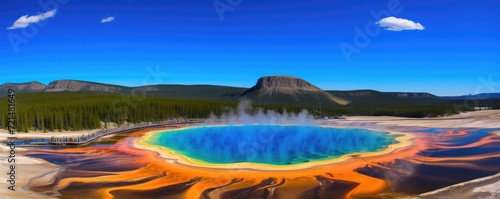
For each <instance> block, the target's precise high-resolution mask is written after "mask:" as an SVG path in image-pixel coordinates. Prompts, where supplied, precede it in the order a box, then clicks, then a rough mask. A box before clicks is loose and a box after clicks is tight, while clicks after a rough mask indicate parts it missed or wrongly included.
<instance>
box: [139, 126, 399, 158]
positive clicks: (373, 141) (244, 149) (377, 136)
mask: <svg viewBox="0 0 500 199" xmlns="http://www.w3.org/2000/svg"><path fill="white" fill-rule="evenodd" d="M394 138H395V136H392V135H388V133H386V132H378V131H370V130H366V129H346V128H326V127H318V126H281V125H245V126H208V127H207V126H204V127H193V128H184V129H177V130H167V131H162V132H157V133H156V134H155V135H153V136H151V137H149V138H148V139H147V140H146V142H147V143H148V144H152V145H157V146H162V147H165V148H167V149H169V150H172V151H175V152H176V153H178V154H181V155H184V156H187V157H189V158H194V159H197V160H198V161H202V162H206V163H213V164H226V163H240V162H250V163H261V164H269V165H292V164H298V163H304V162H312V161H315V160H325V159H332V158H338V157H340V156H343V155H347V154H351V153H362V152H374V151H380V150H384V149H386V148H387V147H388V145H390V144H393V143H395V142H396V141H395V139H394Z"/></svg>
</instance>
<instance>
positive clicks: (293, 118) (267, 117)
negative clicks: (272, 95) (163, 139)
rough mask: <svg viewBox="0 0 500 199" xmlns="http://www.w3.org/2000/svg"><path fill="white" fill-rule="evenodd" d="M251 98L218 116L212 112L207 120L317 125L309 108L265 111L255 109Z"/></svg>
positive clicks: (214, 122)
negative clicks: (294, 110)
mask: <svg viewBox="0 0 500 199" xmlns="http://www.w3.org/2000/svg"><path fill="white" fill-rule="evenodd" d="M251 105H252V102H251V101H250V100H246V99H245V100H242V101H240V103H239V104H238V107H237V109H236V110H234V109H229V110H228V111H227V112H226V113H224V114H222V115H220V116H216V115H215V114H213V113H212V114H210V117H209V118H208V120H207V121H206V122H207V123H209V124H221V123H222V124H230V125H243V124H296V125H316V123H315V122H314V116H312V115H311V114H310V113H309V112H308V111H307V110H305V109H304V110H302V111H301V112H300V113H298V114H295V113H290V112H287V111H286V110H284V111H283V113H278V112H275V111H273V110H267V111H264V110H262V108H258V109H257V110H255V109H254V108H253V107H252V106H251Z"/></svg>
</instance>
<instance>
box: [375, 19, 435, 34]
mask: <svg viewBox="0 0 500 199" xmlns="http://www.w3.org/2000/svg"><path fill="white" fill-rule="evenodd" d="M376 24H378V25H380V27H383V28H385V29H386V30H392V31H402V30H424V29H425V28H424V26H422V24H420V23H416V22H413V21H411V20H408V19H403V18H397V17H392V16H391V17H386V18H383V19H381V20H380V21H378V22H376Z"/></svg>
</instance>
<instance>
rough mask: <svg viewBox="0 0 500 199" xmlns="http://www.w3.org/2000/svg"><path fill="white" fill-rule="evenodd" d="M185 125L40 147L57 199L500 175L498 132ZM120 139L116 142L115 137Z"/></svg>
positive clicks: (348, 188) (368, 193)
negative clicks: (57, 167)
mask: <svg viewBox="0 0 500 199" xmlns="http://www.w3.org/2000/svg"><path fill="white" fill-rule="evenodd" d="M340 126H344V127H340V128H337V127H335V128H333V127H322V126H320V125H234V126H224V125H214V126H210V125H209V126H199V125H195V126H189V125H180V126H178V127H169V128H168V129H164V128H163V129H147V130H141V131H137V132H134V133H132V134H126V135H120V136H118V137H119V139H116V140H114V141H108V142H105V143H100V144H95V145H90V146H85V147H78V148H62V149H60V148H58V149H57V150H54V149H38V150H32V151H29V152H28V153H27V155H28V156H31V157H37V158H42V159H44V160H46V161H49V162H51V163H54V164H56V165H60V166H61V167H62V168H63V169H60V170H59V171H58V172H57V173H55V174H53V175H54V176H53V177H52V178H47V177H40V178H37V179H35V180H32V181H31V182H30V183H29V185H28V186H27V187H28V188H29V190H32V191H34V192H36V193H41V194H43V195H45V196H50V197H59V198H149V197H154V198H359V197H360V198H362V197H374V198H384V197H392V198H398V197H402V196H411V195H414V194H420V193H424V192H427V191H432V190H435V189H439V188H442V187H446V186H449V185H453V184H456V183H461V182H465V181H467V180H472V179H476V178H480V177H485V176H490V175H494V174H496V173H497V172H499V171H500V168H499V167H498V162H499V160H500V156H499V154H498V150H499V149H500V147H499V144H498V142H499V138H498V135H497V134H496V133H494V132H497V131H498V130H499V129H475V128H455V129H451V128H422V127H390V128H389V129H392V130H387V129H388V128H387V127H382V126H377V125H373V126H372V127H373V128H376V129H385V130H367V129H366V128H351V127H347V126H348V125H340ZM111 140H113V139H111Z"/></svg>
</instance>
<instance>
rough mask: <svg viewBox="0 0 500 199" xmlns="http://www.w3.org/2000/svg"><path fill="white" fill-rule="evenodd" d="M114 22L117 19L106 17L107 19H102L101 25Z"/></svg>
mask: <svg viewBox="0 0 500 199" xmlns="http://www.w3.org/2000/svg"><path fill="white" fill-rule="evenodd" d="M113 20H115V17H113V16H109V17H106V18H104V19H102V20H101V23H107V22H111V21H113Z"/></svg>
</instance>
